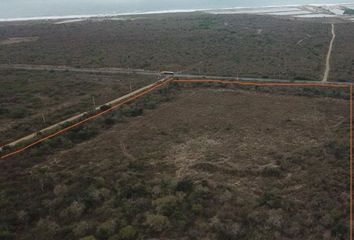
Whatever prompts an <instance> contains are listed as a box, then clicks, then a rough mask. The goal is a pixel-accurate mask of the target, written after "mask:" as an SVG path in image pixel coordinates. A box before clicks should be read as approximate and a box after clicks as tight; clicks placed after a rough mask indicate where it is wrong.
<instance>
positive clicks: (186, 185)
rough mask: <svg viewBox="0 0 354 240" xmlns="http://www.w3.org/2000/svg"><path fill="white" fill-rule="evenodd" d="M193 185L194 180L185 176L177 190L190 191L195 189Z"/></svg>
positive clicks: (178, 184)
mask: <svg viewBox="0 0 354 240" xmlns="http://www.w3.org/2000/svg"><path fill="white" fill-rule="evenodd" d="M193 186H194V185H193V181H192V180H191V179H188V178H185V179H183V180H181V181H179V182H178V183H177V185H176V188H175V190H176V191H180V192H186V193H189V192H191V191H192V190H193Z"/></svg>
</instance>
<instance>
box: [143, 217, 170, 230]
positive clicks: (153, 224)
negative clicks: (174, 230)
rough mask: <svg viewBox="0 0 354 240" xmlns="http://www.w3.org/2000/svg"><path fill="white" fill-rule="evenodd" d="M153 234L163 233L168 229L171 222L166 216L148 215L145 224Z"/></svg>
mask: <svg viewBox="0 0 354 240" xmlns="http://www.w3.org/2000/svg"><path fill="white" fill-rule="evenodd" d="M144 225H146V226H147V227H148V228H149V229H150V230H151V231H153V232H163V231H164V230H166V229H168V227H169V225H170V221H169V220H168V218H167V217H166V216H163V215H158V214H157V215H155V214H148V215H146V220H145V224H144Z"/></svg>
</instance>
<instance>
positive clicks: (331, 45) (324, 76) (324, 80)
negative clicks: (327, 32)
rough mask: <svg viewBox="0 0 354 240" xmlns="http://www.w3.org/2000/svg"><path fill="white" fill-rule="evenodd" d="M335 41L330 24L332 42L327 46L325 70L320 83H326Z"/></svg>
mask: <svg viewBox="0 0 354 240" xmlns="http://www.w3.org/2000/svg"><path fill="white" fill-rule="evenodd" d="M335 39H336V33H335V27H334V24H333V23H332V40H331V42H330V44H329V49H328V53H327V58H326V69H325V72H324V75H323V80H322V82H328V76H329V71H330V69H331V66H330V61H331V54H332V49H333V43H334V40H335Z"/></svg>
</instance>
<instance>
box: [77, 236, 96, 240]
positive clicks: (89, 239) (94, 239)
mask: <svg viewBox="0 0 354 240" xmlns="http://www.w3.org/2000/svg"><path fill="white" fill-rule="evenodd" d="M80 240H96V238H95V237H94V236H92V235H91V236H86V237H83V238H80Z"/></svg>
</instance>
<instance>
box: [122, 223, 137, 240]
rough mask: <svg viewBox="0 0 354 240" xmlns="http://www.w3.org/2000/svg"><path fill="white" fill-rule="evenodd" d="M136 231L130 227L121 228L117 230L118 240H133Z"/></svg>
mask: <svg viewBox="0 0 354 240" xmlns="http://www.w3.org/2000/svg"><path fill="white" fill-rule="evenodd" d="M136 235H137V231H136V230H135V228H134V227H133V226H131V225H129V226H126V227H123V228H121V229H120V230H119V239H122V240H132V239H135V237H136Z"/></svg>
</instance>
